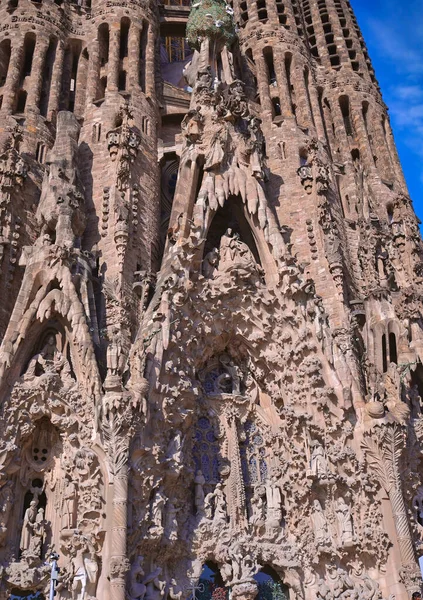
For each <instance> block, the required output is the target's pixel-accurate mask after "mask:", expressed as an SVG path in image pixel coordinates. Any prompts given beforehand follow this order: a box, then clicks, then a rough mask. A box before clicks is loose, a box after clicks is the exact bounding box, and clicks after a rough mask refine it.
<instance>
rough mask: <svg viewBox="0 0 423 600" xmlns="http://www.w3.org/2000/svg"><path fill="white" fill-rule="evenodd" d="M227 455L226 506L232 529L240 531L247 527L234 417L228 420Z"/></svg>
mask: <svg viewBox="0 0 423 600" xmlns="http://www.w3.org/2000/svg"><path fill="white" fill-rule="evenodd" d="M228 430H229V431H228V454H229V457H230V461H231V471H230V474H229V480H228V489H227V492H228V496H229V497H228V498H227V500H228V505H229V516H230V520H231V527H232V529H237V530H241V529H244V528H245V527H246V525H247V509H246V503H245V487H244V479H243V476H242V465H241V455H240V452H239V443H238V428H237V423H236V420H235V417H231V418H230V419H228Z"/></svg>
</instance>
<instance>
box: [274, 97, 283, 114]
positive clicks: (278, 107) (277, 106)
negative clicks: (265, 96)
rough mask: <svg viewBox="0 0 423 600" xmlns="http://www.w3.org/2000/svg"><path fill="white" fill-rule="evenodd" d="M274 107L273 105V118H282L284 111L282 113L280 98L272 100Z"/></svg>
mask: <svg viewBox="0 0 423 600" xmlns="http://www.w3.org/2000/svg"><path fill="white" fill-rule="evenodd" d="M272 105H273V118H275V117H280V116H281V114H282V111H281V102H280V100H279V98H272Z"/></svg>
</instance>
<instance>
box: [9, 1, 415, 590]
mask: <svg viewBox="0 0 423 600" xmlns="http://www.w3.org/2000/svg"><path fill="white" fill-rule="evenodd" d="M199 5H201V2H200V3H199V4H198V6H199ZM193 10H194V9H193ZM228 14H230V13H228ZM206 30H207V28H206ZM203 35H204V37H203V38H201V39H199V51H198V52H197V53H196V59H195V61H193V63H192V64H191V65H189V66H188V67H187V69H186V76H187V79H188V81H189V83H190V85H191V87H192V88H193V93H192V104H191V110H190V111H189V113H188V114H187V116H186V118H185V119H184V121H183V124H182V134H183V140H184V142H183V149H182V153H181V162H180V168H179V173H180V180H179V181H178V184H177V188H176V195H175V202H176V201H177V200H178V199H179V201H180V200H181V198H184V197H186V195H187V190H188V194H191V192H193V193H194V196H192V194H191V196H192V197H191V200H192V202H191V203H190V206H187V207H186V209H185V210H183V211H181V212H180V213H179V214H176V215H174V218H173V219H172V220H171V227H170V229H169V232H168V238H167V241H166V248H165V252H164V257H163V261H162V265H161V269H160V271H159V272H158V273H157V277H153V275H152V274H150V273H149V272H147V271H144V272H143V271H141V270H139V271H137V275H136V277H135V278H134V279H133V284H134V287H133V290H132V289H130V286H128V285H125V277H126V276H127V273H126V271H125V264H126V262H125V261H126V257H127V250H128V247H129V241H128V240H129V238H130V235H131V232H132V233H133V232H134V227H135V225H136V223H135V224H134V221H135V217H134V215H135V213H136V203H137V201H138V200H137V199H138V197H139V194H140V193H142V192H140V190H139V189H138V187H137V184H136V182H135V181H133V176H132V175H133V173H132V169H133V165H134V163H135V162H136V160H137V156H138V153H139V150H140V148H141V136H140V134H139V132H138V131H137V130H136V128H135V127H134V126H133V123H132V112H131V107H130V106H129V105H128V103H127V102H126V101H125V102H123V101H122V108H121V110H120V112H119V114H118V115H117V117H118V122H119V124H118V125H117V127H116V128H115V129H113V130H111V131H110V132H109V133H108V134H107V137H106V144H107V150H108V152H109V156H110V165H109V166H110V169H115V170H114V173H115V185H114V186H113V187H111V188H109V187H107V188H105V192H104V194H105V195H104V198H103V211H104V212H103V221H102V223H103V224H102V228H103V229H102V232H101V235H104V236H107V235H110V236H114V237H113V240H114V242H115V244H116V250H117V261H118V270H117V275H116V278H113V279H108V277H107V272H106V274H103V275H102V276H101V278H100V283H101V297H102V300H103V304H104V307H105V308H104V311H105V312H104V318H103V320H102V321H101V322H100V321H99V319H98V318H97V314H96V312H95V306H96V298H95V297H94V292H93V280H94V279H96V281H97V283H98V281H99V276H98V271H96V274H94V272H95V270H96V260H98V256H96V255H95V253H94V252H89V251H87V250H84V249H82V248H83V245H81V238H82V237H83V234H84V231H85V227H86V222H87V214H86V209H85V201H86V197H85V191H84V189H83V186H82V184H81V180H80V176H79V172H78V161H77V153H78V134H79V125H78V123H77V121H76V119H75V117H74V116H73V115H72V114H71V113H67V112H61V113H59V115H58V120H57V137H56V145H55V146H54V147H53V149H52V151H51V152H50V156H49V160H48V166H47V168H46V170H45V175H44V181H43V183H42V191H41V196H40V201H39V203H38V207H37V210H36V215H35V217H36V221H37V223H38V232H39V235H38V238H37V239H36V241H35V243H34V244H33V245H31V246H26V247H25V248H24V250H23V252H22V256H21V258H20V264H21V266H23V267H25V273H24V277H23V283H22V286H21V290H20V292H19V295H18V298H17V301H16V304H15V308H14V311H13V315H12V318H11V320H10V325H9V328H8V329H7V331H6V333H5V336H4V338H3V341H2V346H1V350H0V398H1V409H0V410H1V436H0V564H1V566H0V576H1V586H0V598H1V599H3V598H4V599H6V598H32V597H33V598H42V595H43V594H46V593H47V591H48V586H49V574H50V566H49V564H48V562H47V559H48V557H49V555H50V553H51V552H52V551H57V552H58V553H59V555H60V559H59V564H60V566H61V574H60V579H59V585H58V589H57V593H58V597H59V598H65V599H67V598H69V599H70V598H72V599H73V600H89V599H94V598H104V599H106V598H112V599H113V600H124V599H125V598H126V599H128V600H144V599H145V600H166V599H167V598H170V599H171V600H185V599H186V598H192V599H193V600H196V599H197V600H200V599H201V600H209V598H211V597H213V598H214V599H215V600H216V599H217V598H218V597H219V598H220V599H221V600H223V599H224V598H225V599H226V598H228V597H229V593H230V594H231V596H230V597H231V598H233V599H234V600H253V599H254V598H255V597H256V596H257V595H258V597H259V598H261V599H263V600H264V599H266V600H268V599H269V598H273V599H274V600H276V599H277V600H288V598H289V600H294V599H300V598H303V599H305V600H312V599H313V600H314V599H318V600H341V599H342V600H348V599H349V600H376V599H380V598H382V597H384V598H388V597H390V596H391V595H392V594H394V595H395V597H396V598H397V600H405V598H407V596H408V595H409V594H411V593H412V592H414V591H416V590H418V589H420V586H421V576H420V572H419V568H418V563H417V556H418V554H419V553H422V551H423V487H422V482H421V473H422V469H423V463H422V461H423V454H422V447H423V446H422V444H423V414H422V399H421V397H420V390H421V389H422V385H421V384H422V381H423V380H421V379H419V378H420V377H421V371H422V370H423V368H422V363H421V361H422V360H423V321H422V313H421V307H420V305H419V303H420V300H421V297H422V296H423V289H422V279H421V277H420V270H421V265H422V263H421V255H422V244H421V240H420V237H419V234H418V226H417V221H416V217H415V215H414V213H413V211H412V208H411V204H410V202H409V201H408V199H407V198H406V197H405V196H402V195H398V196H395V198H393V203H392V210H393V212H392V218H391V219H390V220H389V219H388V220H387V221H386V222H384V221H383V220H382V218H381V217H380V216H379V217H378V216H377V214H376V208H375V207H374V206H370V200H369V198H370V197H373V195H374V194H371V193H370V192H368V190H367V191H366V190H364V192H363V198H361V199H360V201H358V200H357V205H358V206H359V207H360V208H359V211H361V212H359V214H358V217H357V218H358V227H359V229H360V231H361V235H362V238H363V243H362V245H361V250H360V256H359V257H358V258H359V260H358V259H357V263H360V264H361V268H362V272H363V277H362V280H363V281H365V282H366V283H365V286H364V287H363V288H362V289H360V290H359V289H355V290H354V293H355V294H356V297H357V298H358V300H357V301H356V302H355V304H354V306H355V309H354V311H351V312H350V313H347V311H346V312H345V314H346V315H347V316H346V318H345V322H344V326H343V327H341V328H339V327H338V328H337V329H334V328H333V327H331V325H330V322H329V317H328V315H327V314H326V312H325V309H324V306H323V301H322V299H321V298H320V297H319V296H317V295H316V292H315V288H314V284H313V281H312V280H311V279H310V278H308V277H307V275H306V273H305V271H304V268H303V266H301V265H299V264H298V263H297V261H296V259H295V257H294V256H293V255H292V253H291V246H290V243H289V240H288V239H287V232H286V231H285V230H284V229H283V228H282V227H281V226H280V225H279V224H278V221H277V218H276V216H275V213H274V212H273V209H272V208H271V207H270V206H269V204H268V202H267V196H266V179H267V166H266V159H265V147H264V138H263V133H262V129H261V121H260V119H259V118H258V116H257V115H255V114H253V113H252V112H251V110H252V109H250V108H249V105H248V102H247V99H246V96H245V94H244V89H243V84H242V82H240V81H238V80H236V79H235V78H234V76H233V69H232V67H231V60H230V58H231V55H230V52H229V50H228V48H227V47H226V46H224V45H223V44H222V45H221V46H219V43H218V41H219V40H218V38H217V42H216V40H214V41H215V42H216V43H214V45H213V50H212V44H211V43H210V39H209V38H208V37H207V33H204V32H203ZM225 39H226V38H225ZM213 53H215V54H213ZM218 54H221V55H222V57H223V65H224V71H225V72H224V77H222V81H220V80H218V79H217V78H216V77H215V61H216V56H217V55H218ZM12 140H13V142H12V143H10V144H9V145H8V147H7V148H6V149H5V151H4V153H3V154H2V155H1V156H0V226H1V227H2V234H1V236H2V237H1V239H0V248H1V249H2V251H1V253H0V259H1V258H2V257H3V250H4V248H5V247H6V246H7V245H8V244H9V242H10V243H12V244H13V241H12V238H10V235H11V230H10V223H8V218H7V215H8V204H9V203H10V201H11V200H10V199H11V197H12V195H13V193H15V192H16V191H18V190H19V189H20V187H21V186H23V185H25V179H26V178H27V176H28V168H27V166H26V164H25V162H24V160H23V159H22V157H21V156H20V154H19V143H18V142H19V136H18V134H17V132H16V131H14V132H13V135H12ZM307 156H308V158H307V164H305V165H303V166H302V167H301V169H300V170H299V171H298V176H299V178H300V181H301V183H302V185H303V186H304V189H305V191H306V194H307V195H313V196H314V197H315V200H316V206H317V208H318V217H319V218H318V223H317V225H316V226H315V229H316V235H319V236H320V238H321V239H322V240H323V242H322V245H323V247H324V251H325V259H326V260H327V263H328V267H329V272H330V274H331V275H332V277H333V279H334V281H335V283H336V288H337V290H338V300H339V302H340V304H341V303H342V302H343V301H344V299H345V295H346V291H347V288H348V285H349V282H348V280H347V277H346V276H345V273H346V271H347V259H346V256H345V253H344V250H343V239H342V232H341V229H340V227H339V219H340V216H339V209H338V208H337V202H338V200H337V196H336V190H335V187H336V186H335V185H334V174H333V172H332V169H331V166H330V163H329V160H328V155H327V150H326V148H325V147H324V146H323V144H322V143H321V142H318V141H317V140H310V141H309V143H308V145H307ZM193 165H194V166H195V168H193ZM200 171H201V174H200ZM369 186H370V183H369ZM189 190H191V192H189ZM392 194H393V193H392ZM393 195H394V194H393ZM134 198H135V200H134ZM364 198H366V199H367V200H366V202H367V207H366V206H364ZM134 203H135V204H134ZM134 206H135V208H134ZM224 210H233V211H234V212H236V214H237V215H238V221H237V223H238V225H239V227H236V226H234V225H233V223H235V225H236V220H235V221H231V222H230V219H228V220H227V222H226V224H225V227H223V229H221V231H220V232H219V235H217V234H216V233H214V234H213V235H212V234H211V232H212V231H213V227H212V222H213V219H214V217H215V216H216V215H217V214H218V213H219V211H224ZM225 214H226V213H225ZM240 215H241V216H240ZM317 227H319V228H320V229H319V231H318V232H317ZM246 228H248V229H249V231H250V232H252V233H251V236H250V238H251V239H253V242H251V239H250V238H249V237H248V236H246V235H245V230H246ZM310 231H311V230H310ZM313 231H314V230H313ZM313 235H314V233H313ZM8 236H9V237H8ZM12 237H13V236H12ZM309 237H310V236H309ZM9 238H10V239H9ZM154 281H155V285H153V282H154ZM391 292H395V295H394V296H392V295H391ZM134 298H136V302H138V307H137V310H138V313H137V315H138V317H137V318H138V321H137V322H136V327H135V326H134V323H133V319H132V320H131V318H130V317H129V316H128V313H129V311H130V308H128V307H131V306H133V305H134V302H135V301H134ZM381 306H383V310H384V311H385V313H387V314H389V315H390V317H389V318H388V319H385V321H384V322H383V323H382V322H380V324H378V325H377V327H376V329H371V327H372V326H373V323H370V324H369V321H371V319H367V320H366V316H368V314H369V311H370V314H374V315H378V314H380V313H381V308H380V307H381ZM366 311H367V312H366ZM378 336H379V337H378ZM376 337H377V339H378V340H382V342H381V343H379V342H377V343H376V342H375V339H376ZM383 340H384V341H383ZM383 349H384V350H383ZM388 349H389V352H388ZM382 350H383V351H384V352H385V356H383V357H382V358H380V360H379V359H378V358H376V354H377V353H378V352H379V353H380V352H382ZM99 356H103V357H104V361H100V360H99Z"/></svg>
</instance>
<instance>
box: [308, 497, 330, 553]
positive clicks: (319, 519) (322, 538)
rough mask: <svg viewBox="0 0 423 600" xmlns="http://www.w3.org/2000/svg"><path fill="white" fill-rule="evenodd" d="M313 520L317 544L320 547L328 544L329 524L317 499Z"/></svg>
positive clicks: (314, 505)
mask: <svg viewBox="0 0 423 600" xmlns="http://www.w3.org/2000/svg"><path fill="white" fill-rule="evenodd" d="M311 520H312V522H313V528H314V537H315V540H316V544H317V545H319V544H322V543H324V542H326V541H327V529H328V524H327V521H326V517H325V513H324V512H323V508H322V505H321V504H320V502H319V500H317V499H316V500H315V501H314V503H313V512H312V515H311Z"/></svg>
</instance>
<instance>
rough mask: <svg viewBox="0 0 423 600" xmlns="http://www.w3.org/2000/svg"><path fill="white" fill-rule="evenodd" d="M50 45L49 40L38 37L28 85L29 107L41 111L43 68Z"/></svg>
mask: <svg viewBox="0 0 423 600" xmlns="http://www.w3.org/2000/svg"><path fill="white" fill-rule="evenodd" d="M48 47H49V40H48V39H45V38H40V37H37V42H36V44H35V50H34V59H33V62H32V72H31V78H30V82H29V86H28V101H27V105H26V106H27V109H30V110H36V111H37V112H38V111H39V104H40V98H41V90H42V86H43V70H44V65H45V60H46V55H47V50H48Z"/></svg>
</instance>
